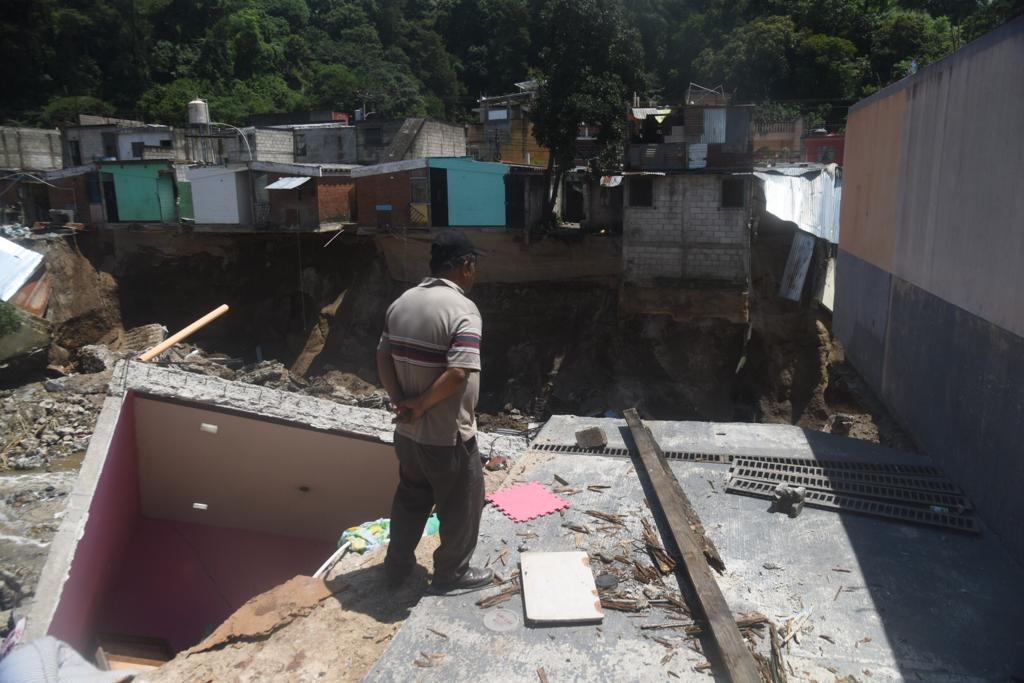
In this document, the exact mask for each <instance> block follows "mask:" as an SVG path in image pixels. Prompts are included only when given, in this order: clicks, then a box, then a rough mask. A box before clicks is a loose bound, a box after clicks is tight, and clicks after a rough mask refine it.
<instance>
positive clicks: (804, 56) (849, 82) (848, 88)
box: [793, 33, 867, 99]
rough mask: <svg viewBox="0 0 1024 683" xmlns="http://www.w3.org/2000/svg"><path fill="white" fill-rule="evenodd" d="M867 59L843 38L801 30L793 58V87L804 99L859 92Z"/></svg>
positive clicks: (852, 94) (825, 97)
mask: <svg viewBox="0 0 1024 683" xmlns="http://www.w3.org/2000/svg"><path fill="white" fill-rule="evenodd" d="M866 61H867V60H866V59H864V58H863V57H859V56H858V55H857V46H856V45H854V44H853V43H852V42H851V41H849V40H847V39H846V38H837V37H835V36H825V35H822V34H820V33H814V34H804V35H802V36H801V37H800V39H799V42H798V43H797V46H796V53H795V55H794V59H793V64H794V66H793V85H794V87H793V91H794V94H796V96H797V97H800V98H805V99H850V98H852V97H854V96H855V95H856V94H858V92H859V89H860V82H861V79H862V77H863V74H864V72H865V71H866V69H867V64H866Z"/></svg>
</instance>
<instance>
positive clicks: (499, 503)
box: [487, 481, 569, 522]
mask: <svg viewBox="0 0 1024 683" xmlns="http://www.w3.org/2000/svg"><path fill="white" fill-rule="evenodd" d="M487 500H488V501H490V502H491V503H492V504H493V505H494V506H495V507H496V508H498V509H499V510H501V511H502V512H503V513H504V514H505V515H506V516H507V517H509V518H510V519H512V520H513V521H516V522H525V521H527V520H531V519H536V518H537V517H543V516H544V515H550V514H551V513H552V512H557V511H558V510H561V509H562V508H567V507H569V501H567V500H564V499H562V498H559V497H558V496H556V495H555V494H553V493H551V492H550V491H548V490H547V489H546V488H544V486H542V485H541V484H540V482H536V481H531V482H529V483H527V484H518V485H516V486H512V487H510V488H507V489H502V490H500V491H495V492H494V493H492V494H491V495H489V496H487Z"/></svg>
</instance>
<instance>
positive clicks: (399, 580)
mask: <svg viewBox="0 0 1024 683" xmlns="http://www.w3.org/2000/svg"><path fill="white" fill-rule="evenodd" d="M410 574H412V571H411V570H410V571H404V572H402V571H391V570H388V569H385V570H384V582H385V583H386V584H387V587H388V588H390V589H392V590H394V589H396V588H401V586H402V584H403V583H405V580H406V579H407V578H409V575H410Z"/></svg>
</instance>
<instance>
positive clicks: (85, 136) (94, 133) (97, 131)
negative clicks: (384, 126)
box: [64, 126, 117, 166]
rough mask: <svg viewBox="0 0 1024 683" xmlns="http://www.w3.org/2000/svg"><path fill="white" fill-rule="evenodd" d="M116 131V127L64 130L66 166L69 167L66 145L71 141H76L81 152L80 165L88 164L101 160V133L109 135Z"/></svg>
mask: <svg viewBox="0 0 1024 683" xmlns="http://www.w3.org/2000/svg"><path fill="white" fill-rule="evenodd" d="M116 129H117V127H116V126H97V127H78V126H75V127H71V128H65V129H64V159H65V160H66V161H67V164H68V166H71V165H72V164H71V151H70V147H69V145H68V143H70V142H71V141H72V140H77V141H78V147H79V150H80V151H81V156H82V163H83V164H88V163H91V162H93V161H96V160H98V159H103V158H104V156H103V133H110V132H113V131H115V130H116Z"/></svg>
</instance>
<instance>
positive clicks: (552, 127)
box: [531, 0, 643, 217]
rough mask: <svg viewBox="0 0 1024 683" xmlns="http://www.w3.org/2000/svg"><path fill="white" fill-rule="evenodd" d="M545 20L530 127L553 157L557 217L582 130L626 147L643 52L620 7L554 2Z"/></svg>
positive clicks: (587, 0) (551, 201)
mask: <svg viewBox="0 0 1024 683" xmlns="http://www.w3.org/2000/svg"><path fill="white" fill-rule="evenodd" d="M543 17H544V22H545V24H546V26H547V30H546V31H545V32H544V35H543V37H542V48H541V51H540V60H541V64H543V67H542V68H541V70H540V72H539V74H538V75H539V77H540V80H541V85H540V90H539V93H538V96H537V101H536V103H535V105H534V109H533V112H532V114H531V119H532V120H533V126H534V128H533V131H534V136H535V137H536V138H537V141H538V142H539V143H540V144H542V145H544V146H545V147H547V148H548V149H549V150H550V156H549V158H548V165H547V169H546V171H545V181H546V183H547V187H548V203H547V214H548V216H549V217H552V216H553V212H554V206H555V202H556V200H557V197H558V187H559V185H561V179H562V176H563V175H564V173H565V172H566V171H567V170H569V169H570V168H572V166H573V162H574V160H575V157H576V136H577V133H578V130H579V126H580V124H582V123H587V124H590V125H596V126H599V128H600V133H599V134H598V142H599V143H601V144H603V145H610V144H615V143H617V142H619V141H621V139H622V135H623V128H624V126H625V112H624V107H623V105H624V104H625V102H626V101H627V99H628V96H629V93H630V92H631V91H632V90H633V89H634V88H639V87H640V85H641V72H642V68H643V49H642V48H641V47H640V39H639V34H638V32H637V31H636V30H635V29H633V28H631V27H630V26H628V25H627V23H626V21H625V18H624V14H623V11H622V5H621V4H620V3H619V2H617V1H616V0H551V1H550V2H549V3H548V5H547V6H546V7H545V8H544V10H543Z"/></svg>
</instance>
